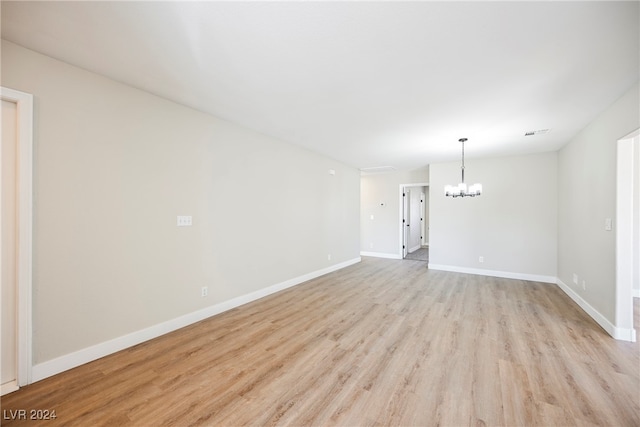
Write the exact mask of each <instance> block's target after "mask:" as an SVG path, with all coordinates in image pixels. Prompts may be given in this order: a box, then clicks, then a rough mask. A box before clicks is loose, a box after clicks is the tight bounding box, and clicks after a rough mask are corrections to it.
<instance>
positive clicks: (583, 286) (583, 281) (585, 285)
mask: <svg viewBox="0 0 640 427" xmlns="http://www.w3.org/2000/svg"><path fill="white" fill-rule="evenodd" d="M582 290H583V291H586V290H587V282H586V280H584V279H582Z"/></svg>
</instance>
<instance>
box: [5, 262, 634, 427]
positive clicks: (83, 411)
mask: <svg viewBox="0 0 640 427" xmlns="http://www.w3.org/2000/svg"><path fill="white" fill-rule="evenodd" d="M636 327H637V325H636ZM639 371H640V346H639V344H638V343H626V342H619V341H615V340H613V339H612V338H610V337H609V336H608V335H607V334H606V333H605V332H604V331H603V330H602V329H600V327H599V326H598V325H597V324H596V323H595V322H594V321H592V320H591V319H590V318H589V317H588V316H587V315H586V314H585V313H584V312H582V311H581V309H580V308H578V307H577V306H576V305H575V304H574V303H573V302H572V301H571V300H570V299H569V298H568V297H567V296H565V295H564V294H563V293H562V291H561V290H560V289H559V288H557V287H556V286H555V285H549V284H542V283H535V282H524V281H519V280H509V279H499V278H491V277H482V276H474V275H467V274H457V273H448V272H439V271H431V270H427V269H426V268H425V264H424V263H423V262H416V261H401V260H386V259H373V258H364V260H363V262H362V263H359V264H357V265H354V266H351V267H349V268H346V269H344V270H341V271H338V272H335V273H331V274H329V275H326V276H323V277H321V278H318V279H316V280H313V281H310V282H308V283H305V284H302V285H299V286H297V287H295V288H291V289H289V290H287V291H283V292H281V293H279V294H276V295H272V296H270V297H267V298H264V299H262V300H260V301H256V302H254V303H251V304H248V305H245V306H243V307H240V308H237V309H235V310H232V311H229V312H226V313H224V314H221V315H219V316H216V317H213V318H211V319H208V320H205V321H202V322H200V323H198V324H195V325H192V326H190V327H187V328H184V329H182V330H180V331H177V332H174V333H171V334H168V335H165V336H163V337H160V338H158V339H155V340H153V341H150V342H147V343H144V344H141V345H138V346H136V347H133V348H131V349H128V350H125V351H122V352H120V353H117V354H114V355H112V356H109V357H106V358H103V359H101V360H99V361H96V362H93V363H90V364H87V365H84V366H81V367H79V368H76V369H74V370H71V371H68V372H65V373H63V374H60V375H57V376H55V377H51V378H48V379H46V380H43V381H40V382H38V383H35V384H33V385H31V386H28V387H25V388H23V389H21V390H20V391H17V392H15V393H12V394H10V395H8V396H5V397H4V398H3V399H2V409H3V410H4V411H8V410H10V409H11V410H16V409H55V410H56V414H57V419H56V420H55V421H47V422H41V425H45V426H54V425H82V426H94V425H109V426H120V425H139V426H158V425H176V426H187V425H215V426H220V425H222V426H225V425H227V426H240V425H295V426H306V425H326V426H374V425H404V426H432V425H443V426H466V425H473V426H481V425H496V426H497V425H507V426H516V425H540V426H552V425H600V426H638V425H640V403H639V402H640V372H639ZM3 424H4V425H6V426H10V425H21V424H22V423H21V422H17V421H16V422H10V421H7V420H4V422H3Z"/></svg>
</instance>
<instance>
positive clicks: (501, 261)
mask: <svg viewBox="0 0 640 427" xmlns="http://www.w3.org/2000/svg"><path fill="white" fill-rule="evenodd" d="M465 163H466V165H465V166H466V169H465V172H466V177H465V178H467V181H468V182H469V183H475V182H479V183H481V184H482V185H483V194H482V195H481V196H480V197H474V198H471V197H465V198H456V199H453V198H450V197H445V196H444V186H445V185H446V184H456V183H458V180H459V177H460V163H459V162H454V163H441V164H432V165H430V179H429V183H430V191H429V194H430V198H429V209H430V235H429V252H430V253H429V258H430V261H429V267H430V268H438V269H448V270H455V271H469V272H476V273H480V274H489V275H504V276H506V277H522V278H531V279H535V280H546V281H553V279H554V278H555V276H556V247H557V237H556V236H557V221H556V218H557V190H556V182H557V181H556V176H557V155H556V153H555V152H553V153H543V154H532V155H526V156H515V157H502V158H493V159H467V161H466V162H465ZM481 256H482V257H484V262H482V263H481V262H480V261H479V257H481Z"/></svg>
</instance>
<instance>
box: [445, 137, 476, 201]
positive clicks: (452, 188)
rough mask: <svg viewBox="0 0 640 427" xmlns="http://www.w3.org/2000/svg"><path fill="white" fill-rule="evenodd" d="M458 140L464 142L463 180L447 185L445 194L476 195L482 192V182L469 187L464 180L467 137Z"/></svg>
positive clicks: (454, 195)
mask: <svg viewBox="0 0 640 427" xmlns="http://www.w3.org/2000/svg"><path fill="white" fill-rule="evenodd" d="M458 141H460V142H461V143H462V167H461V171H462V182H460V183H459V184H458V185H445V186H444V195H445V196H447V197H454V198H455V197H475V196H479V195H481V194H482V184H473V185H470V186H468V187H467V184H465V182H464V143H465V141H467V138H460V139H459V140H458Z"/></svg>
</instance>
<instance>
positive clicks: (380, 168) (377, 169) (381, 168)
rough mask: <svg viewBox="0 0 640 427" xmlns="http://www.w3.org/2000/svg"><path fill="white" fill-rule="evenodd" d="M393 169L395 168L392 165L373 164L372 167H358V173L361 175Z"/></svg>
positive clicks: (391, 170)
mask: <svg viewBox="0 0 640 427" xmlns="http://www.w3.org/2000/svg"><path fill="white" fill-rule="evenodd" d="M394 170H396V168H394V167H393V166H374V167H371V168H362V169H360V174H361V175H372V174H374V173H386V172H393V171H394Z"/></svg>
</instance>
